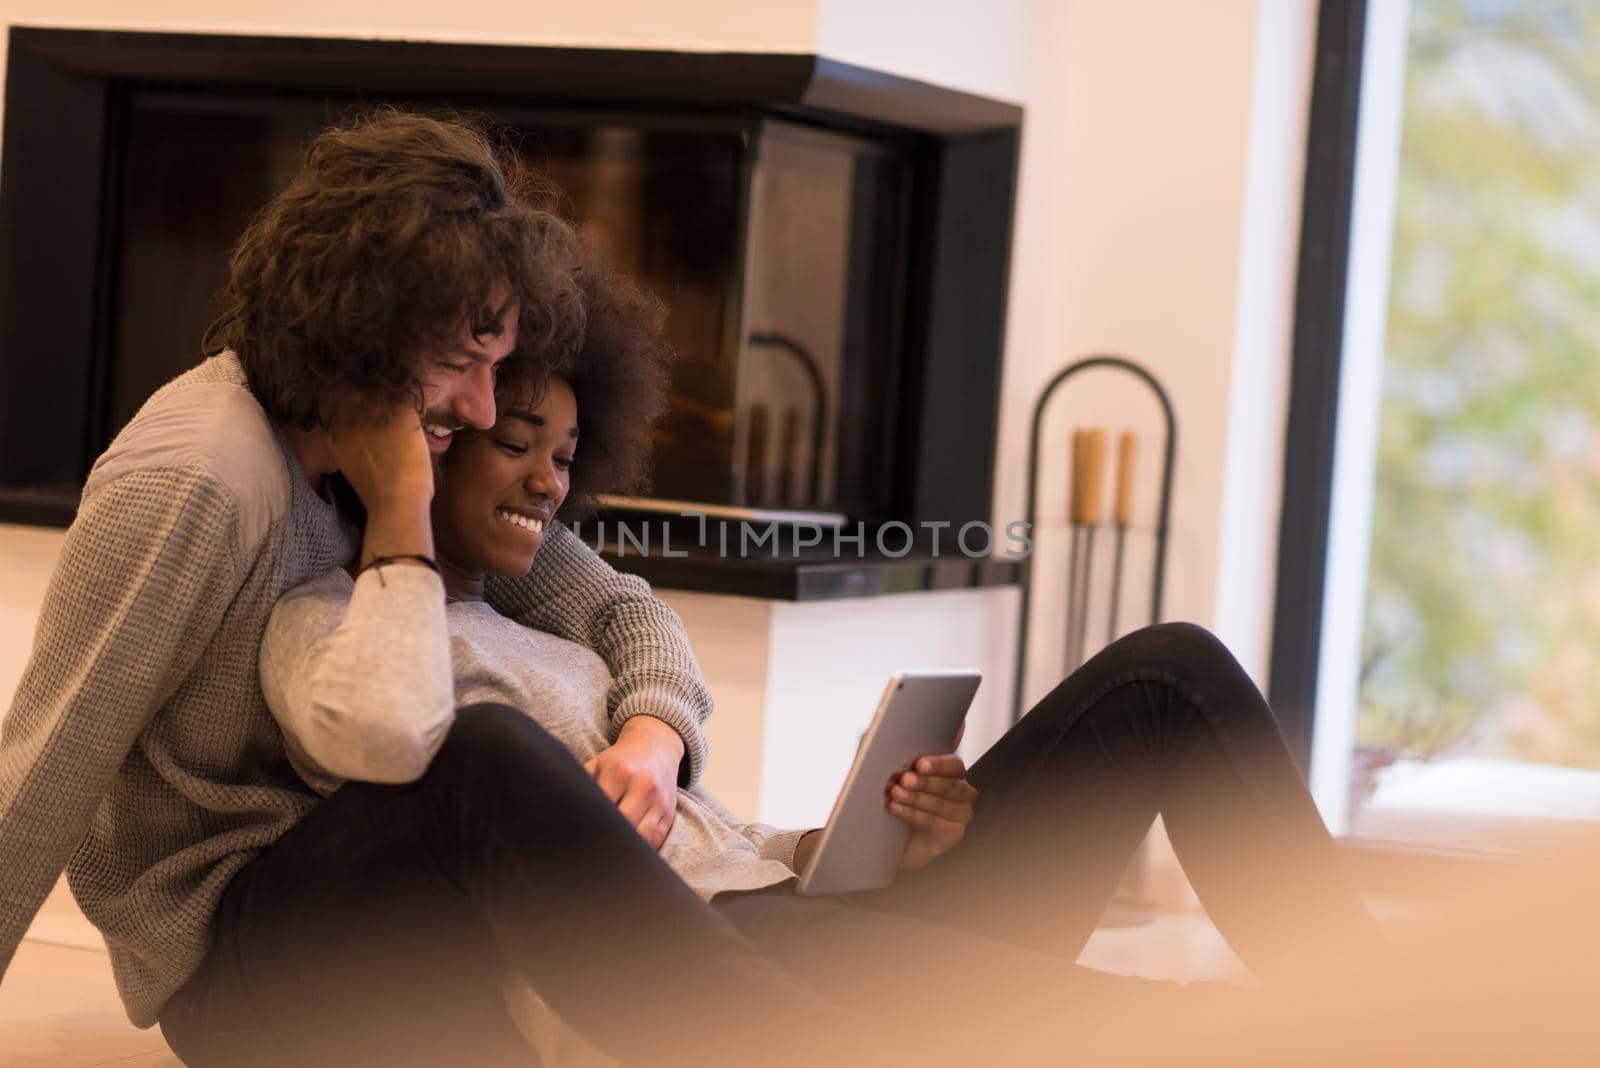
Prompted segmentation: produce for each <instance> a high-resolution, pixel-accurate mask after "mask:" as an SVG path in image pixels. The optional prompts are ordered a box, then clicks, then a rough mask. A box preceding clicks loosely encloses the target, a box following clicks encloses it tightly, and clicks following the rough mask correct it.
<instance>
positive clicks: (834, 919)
mask: <svg viewBox="0 0 1600 1068" xmlns="http://www.w3.org/2000/svg"><path fill="white" fill-rule="evenodd" d="M969 777H970V780H971V781H972V783H973V784H974V785H975V786H976V787H977V788H978V791H979V796H978V801H977V809H976V816H975V818H974V821H973V823H972V825H971V827H970V829H969V831H968V834H967V837H966V840H965V841H963V842H962V843H961V844H960V845H959V846H958V847H957V848H955V849H954V850H952V851H951V852H949V853H947V854H946V855H945V856H943V857H941V858H939V859H938V860H937V861H935V862H934V863H933V864H931V865H929V866H928V867H927V868H925V869H923V870H921V871H918V872H913V873H907V874H904V875H902V876H901V877H900V878H899V879H898V880H897V881H896V883H895V885H894V886H892V887H890V888H889V889H887V890H882V891H876V892H873V893H869V894H859V895H849V896H847V897H843V898H822V899H816V898H800V897H797V896H796V895H794V894H793V893H792V890H791V889H790V888H789V887H788V886H785V887H780V888H774V889H769V890H766V891H758V892H755V893H750V894H733V895H723V896H722V897H719V898H718V899H717V900H716V902H714V903H713V904H712V905H711V906H709V907H708V906H707V905H705V904H703V903H702V902H701V901H700V900H699V898H698V897H696V896H695V894H694V893H693V892H691V891H690V890H689V889H688V887H687V886H686V885H685V884H684V883H683V882H682V881H681V880H679V879H678V878H677V876H676V875H675V874H674V873H673V872H672V871H671V869H670V868H668V867H667V866H666V864H665V863H663V862H662V861H661V859H660V858H659V857H658V856H657V855H656V854H655V853H654V852H653V851H651V850H650V849H649V848H648V846H646V845H645V843H644V841H643V840H642V839H641V838H640V837H639V835H638V834H637V833H636V832H635V831H634V830H633V829H632V828H631V827H630V826H629V825H628V824H627V822H626V821H625V820H624V819H622V817H621V816H620V814H619V813H618V812H617V811H616V807H615V805H613V804H612V803H611V802H610V801H609V800H608V799H606V797H605V795H604V794H602V793H601V792H600V791H599V789H598V788H597V787H596V786H595V785H594V783H593V782H592V781H591V780H590V779H589V777H588V776H587V775H586V774H585V773H584V772H583V771H582V769H581V768H580V767H579V765H578V764H577V762H576V761H575V760H573V759H572V757H571V756H570V754H568V753H567V751H566V750H565V749H564V748H562V747H561V746H560V745H559V743H557V742H555V741H554V740H553V739H552V738H550V736H549V735H547V734H546V733H545V732H544V731H543V730H541V729H540V728H538V727H537V726H536V725H534V724H533V723H532V722H531V721H530V720H529V719H528V718H527V717H526V716H525V715H522V714H520V713H517V712H515V711H514V710H510V709H505V708H500V707H496V706H478V707H474V708H470V709H465V710H463V711H462V712H461V713H460V715H459V716H458V719H457V722H456V725H455V727H454V728H453V729H452V731H451V733H450V736H449V738H448V739H447V741H446V743H445V745H444V747H443V748H442V749H441V750H440V752H439V754H438V755H437V757H435V759H434V762H433V764H432V765H431V766H430V768H429V770H428V772H427V774H426V775H425V776H424V777H423V778H422V779H421V780H419V781H418V782H416V783H412V784H408V785H404V786H376V785H370V784H358V783H352V784H350V785H347V786H345V787H344V788H343V789H341V790H339V791H338V792H337V793H335V794H334V795H333V796H332V797H330V798H328V799H327V801H325V802H324V803H323V804H322V805H321V806H319V807H318V808H317V809H316V810H315V811H313V812H312V813H311V814H310V815H309V816H307V817H306V818H305V819H304V820H302V821H301V822H300V823H299V824H298V825H296V826H295V827H294V828H293V829H292V830H291V831H289V832H288V833H287V834H286V835H284V837H283V838H282V839H280V840H279V841H278V842H277V843H276V844H274V845H273V846H272V847H271V848H269V849H268V850H266V851H265V852H264V853H263V854H262V855H261V856H260V857H259V858H257V859H256V860H255V861H254V862H252V863H251V864H250V865H248V866H247V867H245V868H244V869H243V871H241V872H240V874H239V876H238V877H237V878H236V879H235V881H234V883H233V885H232V886H230V888H229V890H228V891H227V893H226V895H225V896H224V898H223V902H222V905H221V908H220V909H219V912H218V915H217V918H216V921H215V932H216V943H215V945H214V946H213V948H212V950H211V952H210V953H209V955H208V956H207V958H206V960H205V962H204V964H203V965H202V967H201V969H200V971H199V972H197V973H196V975H195V976H194V978H193V979H191V980H190V982H189V983H188V985H187V986H185V988H184V989H183V990H182V991H180V993H179V994H178V995H177V996H175V997H174V998H173V999H172V1001H171V1002H169V1003H168V1005H167V1007H166V1009H165V1010H164V1011H163V1013H162V1020H161V1023H162V1029H163V1031H164V1032H165V1034H166V1035H167V1038H168V1041H169V1042H170V1043H171V1044H172V1046H173V1048H174V1049H175V1050H177V1052H178V1054H179V1055H180V1056H181V1057H183V1058H184V1060H185V1062H186V1063H189V1064H191V1065H211V1064H229V1065H242V1064H249V1063H251V1061H250V1059H249V1058H251V1057H252V1056H253V1057H255V1058H256V1063H262V1064H277V1063H295V1064H305V1065H311V1064H322V1063H327V1064H335V1063H337V1064H344V1065H352V1064H354V1065H359V1064H384V1065H407V1064H416V1065H431V1064H452V1065H458V1064H459V1065H466V1064H502V1063H506V1064H509V1063H526V1062H528V1061H529V1060H530V1056H529V1053H528V1051H527V1049H526V1046H525V1045H524V1044H523V1042H522V1041H521V1038H520V1036H519V1034H518V1033H517V1032H516V1030H515V1028H514V1027H513V1026H512V1024H511V1022H510V1019H509V1017H508V1015H507V1013H506V1011H505V1009H504V1005H503V1002H502V1000H501V996H500V989H501V980H502V976H503V975H504V974H505V971H506V969H507V968H508V967H510V968H514V969H516V970H517V971H519V972H520V973H521V975H522V976H523V977H524V978H526V979H527V980H528V982H529V983H530V984H531V985H532V986H533V987H534V988H535V989H536V990H538V991H539V992H540V994H541V996H542V997H543V998H544V999H545V1000H546V1001H547V1002H549V1003H550V1004H551V1006H552V1007H554V1008H555V1009H556V1011H557V1012H559V1013H560V1014H561V1016H562V1017H563V1018H564V1019H565V1020H566V1021H567V1022H568V1023H570V1024H571V1025H573V1026H574V1027H576V1028H577V1029H578V1030H579V1031H581V1032H582V1033H584V1034H585V1035H586V1036H587V1037H588V1038H589V1039H590V1040H591V1041H592V1042H594V1043H595V1044H596V1045H598V1046H600V1047H601V1048H602V1049H604V1050H606V1051H607V1052H609V1053H611V1054H612V1055H614V1056H616V1057H617V1058H618V1059H619V1060H621V1061H623V1062H624V1063H625V1064H652V1065H653V1064H669V1063H685V1064H687V1063H695V1064H715V1063H722V1062H726V1063H730V1064H748V1063H769V1062H773V1061H775V1060H778V1059H781V1058H784V1057H787V1058H789V1059H792V1060H793V1061H794V1062H795V1063H821V1058H823V1057H827V1058H830V1059H833V1060H837V1059H838V1058H839V1057H840V1056H842V1055H844V1051H846V1050H852V1049H859V1048H861V1046H862V1044H865V1045H868V1046H870V1045H872V1044H874V1043H877V1042H883V1043H885V1045H884V1046H883V1049H884V1050H888V1049H901V1050H905V1045H904V1043H905V1042H906V1041H908V1039H909V1040H912V1041H916V1040H919V1039H921V1040H924V1041H929V1042H943V1041H946V1040H947V1039H949V1038H950V1036H952V1035H955V1034H964V1035H970V1034H972V1033H973V1031H974V1029H975V1028H977V1027H978V1026H979V1024H980V1023H983V1022H987V1023H989V1024H991V1025H992V1028H991V1030H992V1031H993V1033H994V1034H996V1035H998V1034H1003V1033H1010V1034H1016V1033H1017V1028H1019V1027H1030V1026H1038V1027H1050V1028H1056V1029H1059V1030H1061V1031H1062V1032H1063V1033H1069V1032H1070V1029H1071V1025H1072V1020H1073V1017H1072V1010H1074V1009H1075V1008H1082V1007H1084V1006H1088V1005H1091V1004H1094V1003H1095V999H1096V998H1097V997H1098V996H1101V995H1105V996H1112V997H1118V996H1123V995H1126V996H1129V997H1138V996H1140V995H1142V994H1144V993H1145V992H1146V991H1147V990H1149V989H1150V988H1151V987H1152V986H1153V985H1152V984H1142V983H1137V982H1134V981H1125V980H1114V979H1111V978H1108V977H1102V976H1100V975H1099V974H1098V973H1093V972H1090V971H1088V970H1087V969H1083V968H1076V967H1072V966H1071V965H1070V962H1071V961H1072V960H1073V959H1074V958H1076V956H1077V954H1078V952H1079V951H1080V950H1081V948H1082V946H1083V944H1084V942H1085V941H1086V940H1087V938H1088V936H1089V934H1090V933H1091V932H1092V930H1093V928H1094V925H1095V923H1096V921H1097V920H1098V918H1099V916H1100V914H1101V912H1102V911H1103V910H1104V908H1105V904H1106V901H1107V899H1108V898H1109V896H1110V894H1111V892H1112V890H1113V889H1114V888H1115V886H1116V883H1117V881H1118V879H1119V878H1120V877H1121V875H1122V873H1123V872H1124V870H1125V869H1126V867H1127V864H1128V861H1129V859H1130V857H1131V856H1132V854H1133V851H1134V849H1135V848H1136V847H1137V845H1138V843H1139V841H1140V839H1141V838H1142V836H1143V835H1144V833H1145V831H1146V830H1147V829H1148V827H1149V825H1150V823H1151V821H1152V819H1153V817H1154V816H1155V814H1156V813H1157V812H1160V813H1162V814H1163V816H1164V818H1165V821H1166V825H1167V829H1168V833H1169V835H1170V836H1171V839H1172V843H1173V847H1174V849H1175V850H1176V851H1177V854H1178V857H1179V859H1180V860H1181V861H1182V863H1183V866H1184V869H1185V871H1186V872H1187V873H1188V875H1189V877H1190V880H1191V881H1192V882H1193V884H1194V886H1195V888H1196V890H1197V891H1198V893H1199V894H1200V897H1201V900H1202V902H1203V903H1204V905H1205V906H1206V909H1207V910H1208V912H1209V913H1210V914H1211V916H1212V918H1213V919H1214V920H1215V921H1216V923H1217V925H1218V927H1219V928H1220V929H1221V930H1222V931H1223V933H1224V935H1225V936H1226V937H1227V938H1228V940H1229V941H1230V943H1232V945H1233V946H1234V948H1235V949H1236V950H1237V951H1238V952H1239V953H1240V955H1241V957H1243V958H1244V960H1245V962H1246V963H1247V964H1249V965H1250V966H1251V967H1252V968H1254V969H1255V970H1256V971H1257V972H1258V973H1259V974H1262V975H1263V976H1265V977H1267V978H1269V979H1270V978H1272V977H1273V976H1274V975H1275V974H1277V973H1279V972H1285V971H1288V970H1289V969H1290V968H1291V967H1292V965H1293V963H1294V961H1295V959H1296V957H1297V956H1299V955H1301V954H1304V953H1305V952H1308V951H1310V950H1312V949H1314V948H1315V947H1316V946H1317V945H1318V944H1319V942H1321V941H1324V940H1338V941H1340V942H1341V943H1342V944H1344V945H1348V944H1349V942H1350V940H1351V939H1358V940H1363V941H1370V940H1371V939H1372V938H1373V933H1372V927H1371V921H1370V919H1369V918H1368V917H1367V915H1366V913H1365V911H1364V909H1363V908H1362V906H1361V904H1360V902H1359V900H1358V899H1357V898H1356V897H1355V895H1354V894H1353V893H1351V892H1350V891H1349V889H1348V888H1347V887H1346V885H1345V883H1344V881H1343V879H1342V877H1341V875H1340V872H1339V869H1338V861H1337V857H1336V854H1335V849H1334V846H1333V843H1332V840H1331V839H1330V838H1329V836H1328V833H1327V830H1326V829H1325V827H1324V826H1323V824H1322V821H1321V819H1320V817H1319V816H1318V814H1317V811H1316V808H1315V806H1314V805H1313V804H1312V801H1311V799H1310V796H1309V794H1308V793H1307V791H1306V789H1305V786H1304V784H1303V783H1302V782H1301V780H1300V777H1299V775H1298V773H1297V772H1296V771H1295V769H1294V766H1293V764H1292V763H1291V761H1290V759H1289V755H1288V751H1287V749H1286V748H1285V746H1284V744H1283V741H1282V738H1281V736H1280V734H1279V732H1278V729H1277V726H1276V724H1275V722H1274V720H1273V717H1272V714H1271V711H1270V710H1269V709H1268V708H1267V706H1266V703H1265V701H1264V700H1263V698H1262V697H1261V694H1260V692H1259V691H1258V690H1257V689H1256V688H1255V686H1254V685H1253V684H1252V683H1251V682H1250V680H1249V678H1248V676H1246V675H1245V673H1244V672H1243V670H1242V669H1240V667H1239V666H1238V664H1237V663H1236V662H1235V661H1234V660H1233V658H1232V657H1231V656H1230V655H1229V654H1228V652H1227V650H1226V649H1225V648H1224V647H1223V646H1222V645H1221V643H1219V642H1218V641H1217V640H1216V639H1215V638H1213V637H1212V636H1211V635H1209V634H1208V633H1206V632H1205V631H1204V630H1201V629H1200V628H1198V627H1193V626H1188V625H1183V624H1169V625H1164V626H1160V627H1153V628H1149V629H1147V630H1143V631H1140V632H1138V633H1136V634H1133V635H1129V636H1128V637H1126V638H1124V639H1122V640H1121V641H1118V642H1116V643H1115V644H1113V645H1112V646H1110V647H1109V648H1107V649H1106V650H1105V651H1103V652H1102V653H1101V654H1100V655H1098V656H1096V657H1095V658H1094V659H1093V660H1091V661H1090V662H1089V663H1088V664H1087V665H1085V666H1084V667H1083V668H1082V669H1080V670H1079V671H1077V672H1075V673H1074V674H1073V675H1072V676H1071V677H1070V678H1068V679H1067V680H1066V681H1065V682H1063V683H1062V684H1061V685H1060V686H1058V687H1057V688H1056V689H1055V690H1054V691H1053V692H1052V693H1051V694H1050V695H1049V696H1047V697H1046V698H1045V699H1044V700H1043V701H1041V702H1040V703H1039V705H1038V706H1036V707H1035V708H1034V709H1033V710H1032V711H1031V712H1029V713H1028V715H1027V716H1025V717H1024V718H1023V719H1022V721H1021V722H1019V723H1018V724H1017V725H1016V726H1015V727H1013V728H1012V729H1011V730H1010V731H1008V732H1007V733H1006V735H1005V736H1004V737H1003V738H1001V739H1000V741H999V742H997V743H996V744H995V745H994V746H993V747H992V748H991V749H990V750H989V751H988V752H987V753H985V754H984V756H983V757H982V758H981V759H980V760H979V761H978V762H977V763H975V764H974V765H973V767H972V769H971V772H970V776H969ZM757 947H759V948H757ZM1185 993H1187V992H1179V994H1180V995H1181V994H1185ZM818 995H820V996H818ZM1159 996H1171V994H1170V993H1163V994H1161V995H1159ZM1041 1014H1043V1015H1041ZM865 1021H871V1022H872V1024H873V1029H872V1030H871V1031H870V1033H868V1032H862V1031H860V1030H858V1028H859V1027H860V1025H862V1024H863V1023H864V1022H865ZM1041 1021H1042V1022H1041ZM774 1035H777V1036H781V1037H780V1039H779V1041H776V1042H774V1041H773V1039H772V1036H774ZM990 1048H992V1044H991V1045H990ZM907 1052H909V1050H907Z"/></svg>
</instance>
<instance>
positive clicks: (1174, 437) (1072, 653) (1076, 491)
mask: <svg viewBox="0 0 1600 1068" xmlns="http://www.w3.org/2000/svg"><path fill="white" fill-rule="evenodd" d="M1097 369H1098V370H1115V371H1121V372H1124V373H1126V374H1130V375H1132V376H1134V377H1135V378H1137V379H1138V380H1139V381H1140V382H1142V383H1144V385H1145V386H1147V387H1148V388H1149V390H1150V392H1151V393H1153V394H1154V395H1155V397H1156V400H1158V401H1159V402H1160V403H1161V412H1162V416H1163V418H1164V419H1165V421H1166V439H1165V442H1164V446H1163V450H1162V463H1161V506H1160V511H1159V513H1158V516H1157V519H1156V527H1155V538H1156V545H1155V561H1154V565H1153V573H1152V575H1151V583H1150V622H1151V623H1157V622H1160V620H1161V592H1162V586H1163V585H1164V584H1165V579H1166V571H1167V533H1168V520H1169V518H1170V517H1171V513H1172V468H1173V458H1174V456H1175V455H1176V453H1177V446H1178V423H1177V417H1176V416H1175V415H1174V414H1173V410H1172V400H1171V398H1170V397H1168V396H1167V391H1166V390H1165V389H1164V388H1162V385H1161V383H1160V382H1158V381H1156V378H1155V376H1154V375H1152V374H1151V373H1150V372H1149V371H1147V370H1145V369H1144V368H1143V367H1141V366H1139V365H1138V364H1137V363H1134V362H1133V361H1132V360H1129V359H1126V358H1124V357H1121V356H1107V355H1102V356H1089V357H1086V358H1085V359H1082V360H1079V361H1078V362H1076V363H1074V364H1072V365H1070V366H1069V367H1067V368H1065V369H1063V370H1062V371H1061V372H1060V373H1059V374H1057V375H1056V376H1055V377H1054V378H1052V379H1051V380H1050V383H1049V384H1048V385H1047V386H1045V387H1044V390H1043V391H1042V392H1041V393H1040V394H1039V399H1038V400H1037V401H1035V402H1034V405H1033V429H1032V436H1031V437H1030V439H1029V442H1028V506H1027V512H1026V514H1025V515H1024V516H1023V519H1024V520H1025V521H1026V522H1027V524H1028V527H1027V529H1028V530H1029V531H1033V530H1034V529H1035V522H1036V520H1037V518H1038V516H1037V514H1036V513H1037V506H1038V485H1037V484H1038V480H1039V443H1040V438H1041V437H1042V434H1043V429H1044V411H1045V406H1046V405H1047V404H1048V403H1049V401H1050V399H1051V398H1052V397H1054V396H1055V394H1056V391H1057V390H1058V389H1060V388H1061V386H1063V385H1064V384H1065V383H1066V382H1067V380H1068V379H1070V378H1072V377H1073V376H1074V375H1077V374H1079V373H1080V372H1082V371H1089V370H1097ZM1072 451H1073V455H1072V482H1071V494H1070V496H1069V500H1070V503H1071V508H1070V511H1069V518H1070V520H1071V523H1072V541H1071V561H1070V570H1069V578H1068V582H1067V665H1066V666H1067V670H1068V671H1069V672H1070V671H1072V670H1073V669H1075V668H1076V667H1077V666H1078V665H1079V664H1081V663H1082V662H1083V652H1084V640H1085V639H1084V635H1085V633H1086V632H1087V630H1088V622H1089V586H1090V580H1091V578H1092V569H1091V565H1092V564H1093V560H1094V535H1095V530H1096V529H1097V528H1098V527H1099V525H1100V503H1101V498H1102V497H1103V496H1104V494H1103V492H1102V481H1101V480H1102V472H1103V468H1104V460H1105V438H1104V434H1103V432H1101V431H1097V430H1087V431H1085V430H1080V431H1076V432H1075V433H1074V434H1073V450H1072ZM1119 467H1120V477H1119V485H1118V492H1117V506H1116V509H1115V511H1114V514H1113V525H1114V528H1115V534H1116V541H1115V548H1114V552H1115V559H1114V561H1113V571H1112V590H1111V605H1110V608H1109V611H1108V630H1107V634H1108V638H1107V640H1108V641H1111V640H1115V638H1116V637H1117V634H1116V629H1117V609H1118V605H1119V601H1120V597H1121V593H1122V556H1123V548H1124V542H1125V541H1126V536H1127V532H1128V528H1129V526H1130V525H1131V512H1132V490H1131V487H1132V479H1133V438H1132V435H1131V434H1124V435H1123V438H1122V448H1121V457H1120V464H1119ZM1033 572H1034V568H1033V560H1032V559H1031V558H1030V559H1029V560H1028V561H1027V562H1026V563H1025V564H1024V565H1023V576H1022V606H1021V608H1020V610H1019V612H1018V624H1017V659H1016V672H1015V679H1014V681H1013V683H1012V691H1011V718H1012V721H1013V722H1015V721H1016V720H1018V719H1021V718H1022V713H1023V707H1022V691H1023V684H1024V682H1025V680H1026V675H1027V665H1028V613H1029V609H1030V608H1031V607H1032V604H1033Z"/></svg>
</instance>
